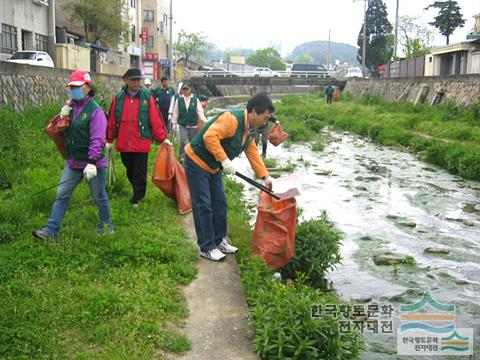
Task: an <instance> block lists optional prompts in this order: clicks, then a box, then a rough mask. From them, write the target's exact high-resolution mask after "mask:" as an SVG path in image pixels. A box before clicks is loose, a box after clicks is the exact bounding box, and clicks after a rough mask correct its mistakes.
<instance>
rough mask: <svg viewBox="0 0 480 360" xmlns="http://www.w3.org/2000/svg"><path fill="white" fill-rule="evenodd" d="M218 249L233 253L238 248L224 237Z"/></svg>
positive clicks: (225, 252)
mask: <svg viewBox="0 0 480 360" xmlns="http://www.w3.org/2000/svg"><path fill="white" fill-rule="evenodd" d="M218 250H220V251H221V252H223V253H224V254H235V253H236V252H237V251H238V248H237V247H235V246H233V245H230V244H229V243H228V242H227V238H226V237H224V238H223V239H222V242H221V243H220V245H218Z"/></svg>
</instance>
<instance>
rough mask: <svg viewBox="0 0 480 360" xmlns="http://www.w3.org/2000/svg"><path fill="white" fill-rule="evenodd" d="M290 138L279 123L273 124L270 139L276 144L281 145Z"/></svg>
mask: <svg viewBox="0 0 480 360" xmlns="http://www.w3.org/2000/svg"><path fill="white" fill-rule="evenodd" d="M287 139H288V134H287V133H286V132H285V131H283V129H282V127H281V126H280V124H279V123H276V124H275V125H273V127H272V130H270V133H269V134H268V140H269V141H270V142H271V143H272V144H273V145H275V146H278V145H280V144H281V143H283V142H284V141H285V140H287Z"/></svg>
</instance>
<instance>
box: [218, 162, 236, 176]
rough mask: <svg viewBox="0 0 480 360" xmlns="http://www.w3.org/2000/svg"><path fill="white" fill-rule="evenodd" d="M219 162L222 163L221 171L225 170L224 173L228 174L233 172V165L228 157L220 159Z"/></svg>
mask: <svg viewBox="0 0 480 360" xmlns="http://www.w3.org/2000/svg"><path fill="white" fill-rule="evenodd" d="M221 163H222V167H223V171H224V172H225V174H228V175H234V174H235V166H233V163H232V161H231V160H230V159H229V158H226V159H225V160H222V161H221Z"/></svg>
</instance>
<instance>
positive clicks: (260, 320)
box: [226, 179, 363, 360]
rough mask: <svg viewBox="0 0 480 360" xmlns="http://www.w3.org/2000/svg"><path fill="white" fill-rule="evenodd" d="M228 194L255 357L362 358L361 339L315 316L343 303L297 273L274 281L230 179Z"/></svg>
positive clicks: (237, 186)
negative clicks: (315, 310) (255, 251)
mask: <svg viewBox="0 0 480 360" xmlns="http://www.w3.org/2000/svg"><path fill="white" fill-rule="evenodd" d="M226 192H227V199H228V211H229V213H228V214H229V215H228V219H229V222H228V226H229V234H230V237H231V239H232V240H233V242H234V244H235V246H238V247H239V248H240V251H239V253H238V254H237V260H238V262H239V269H240V276H241V278H242V281H243V284H244V287H245V292H246V297H247V303H248V305H249V309H250V313H251V316H252V319H251V324H252V326H253V328H254V330H255V335H254V337H253V348H254V350H255V352H256V353H257V354H258V355H259V356H260V358H262V359H345V360H350V359H358V358H359V357H360V353H361V352H362V350H363V342H362V339H361V336H359V334H357V333H351V334H340V332H339V328H338V323H337V321H336V320H335V319H332V318H330V317H322V318H318V319H317V318H312V316H311V311H312V306H313V305H321V306H323V305H325V304H336V305H337V306H338V304H339V303H340V300H339V299H338V298H337V297H336V296H335V295H333V294H332V293H329V292H321V291H318V290H317V289H315V288H313V287H311V286H309V285H308V284H307V281H306V280H304V279H302V276H303V277H305V274H303V275H302V274H296V275H297V277H296V282H295V283H294V284H292V285H289V286H285V285H283V284H282V283H280V282H277V281H275V280H274V279H273V278H272V275H273V271H272V270H270V269H269V268H267V266H266V265H265V264H264V263H263V261H262V260H260V258H259V257H257V256H253V255H252V252H251V242H252V230H251V228H250V225H249V215H248V213H247V211H246V208H245V205H244V199H243V197H242V193H243V186H242V185H241V184H239V183H236V182H234V181H232V180H229V179H227V180H226ZM306 230H307V231H308V229H306ZM317 255H318V254H317Z"/></svg>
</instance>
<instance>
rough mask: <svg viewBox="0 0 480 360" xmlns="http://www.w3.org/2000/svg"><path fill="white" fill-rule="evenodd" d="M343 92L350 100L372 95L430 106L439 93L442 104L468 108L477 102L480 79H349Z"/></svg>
mask: <svg viewBox="0 0 480 360" xmlns="http://www.w3.org/2000/svg"><path fill="white" fill-rule="evenodd" d="M344 91H348V92H350V93H352V94H353V96H356V97H358V96H362V95H363V94H364V93H366V92H373V93H375V94H378V95H381V96H383V97H384V98H386V99H388V100H393V101H412V102H421V101H424V102H426V103H429V104H432V103H433V102H434V100H435V98H436V97H437V100H438V95H437V94H438V93H443V94H444V95H443V98H442V101H446V100H450V101H453V102H454V103H456V104H459V105H464V106H468V105H471V104H473V103H476V102H479V101H480V75H459V76H449V77H423V78H397V79H392V78H389V79H351V80H348V81H347V84H346V86H345V89H344Z"/></svg>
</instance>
